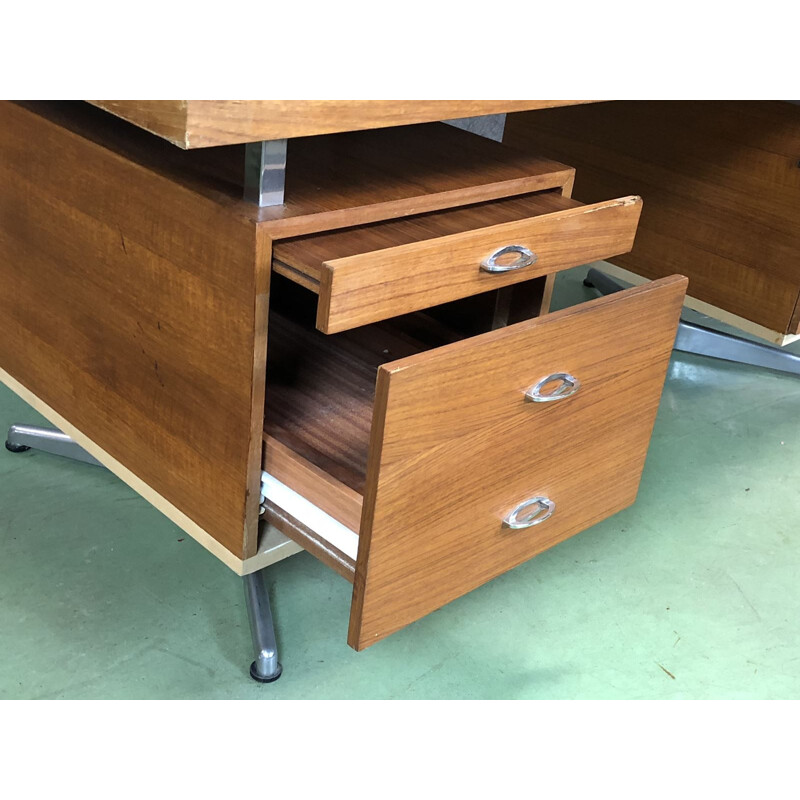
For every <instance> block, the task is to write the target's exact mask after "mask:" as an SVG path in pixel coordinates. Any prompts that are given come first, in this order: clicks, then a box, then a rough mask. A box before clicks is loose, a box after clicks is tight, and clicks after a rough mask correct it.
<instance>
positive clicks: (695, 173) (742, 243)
mask: <svg viewBox="0 0 800 800" xmlns="http://www.w3.org/2000/svg"><path fill="white" fill-rule="evenodd" d="M504 141H505V142H507V143H509V144H511V145H512V146H514V147H518V148H527V149H528V150H529V151H531V152H536V153H543V154H546V155H550V156H552V157H553V158H559V159H564V160H565V161H566V162H567V163H570V164H572V165H573V166H575V167H576V168H577V177H576V182H575V189H574V196H575V197H576V198H577V199H578V200H581V201H583V202H595V201H597V200H601V199H602V198H603V197H608V196H609V195H616V194H627V193H630V192H632V191H635V192H636V193H637V194H640V195H642V197H643V198H644V201H645V205H644V212H643V214H642V219H641V223H640V226H639V234H638V236H637V239H636V244H635V246H634V248H633V250H632V251H631V253H630V254H629V255H626V256H619V257H616V258H614V259H612V261H613V262H614V263H616V264H619V265H620V266H623V267H625V268H626V269H629V270H631V271H632V272H635V273H638V274H641V275H643V276H645V277H648V278H656V277H660V276H662V275H668V274H670V273H673V272H680V273H682V274H684V275H687V276H688V277H689V281H690V288H689V292H690V294H691V295H692V296H693V297H695V298H698V299H699V300H701V301H704V302H707V303H710V304H711V305H713V306H718V307H720V308H722V309H724V310H725V311H728V312H730V313H732V314H736V315H738V316H740V317H744V318H745V319H748V320H751V321H752V322H755V323H757V324H759V325H762V326H764V327H766V328H768V329H770V330H772V331H776V332H779V333H781V334H787V333H789V334H793V333H797V332H798V327H797V326H798V325H800V318H797V317H793V312H794V311H795V308H796V307H797V302H798V297H800V267H798V259H797V253H798V251H799V250H800V214H799V213H798V208H800V169H798V168H797V165H798V154H800V107H798V106H796V105H791V104H789V103H784V102H778V101H679V102H672V101H670V102H665V101H653V102H642V101H636V102H614V103H602V104H599V105H596V106H591V107H590V106H584V107H581V108H574V109H561V110H559V109H553V110H544V111H541V112H537V113H535V114H520V115H514V116H512V117H510V118H509V119H508V121H507V124H506V134H505V139H504ZM634 187H635V188H634Z"/></svg>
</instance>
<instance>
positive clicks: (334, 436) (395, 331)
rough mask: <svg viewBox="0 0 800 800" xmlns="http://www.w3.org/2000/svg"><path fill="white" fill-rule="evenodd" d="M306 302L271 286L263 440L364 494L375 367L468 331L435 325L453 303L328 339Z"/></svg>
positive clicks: (452, 311)
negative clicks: (297, 456) (273, 442)
mask: <svg viewBox="0 0 800 800" xmlns="http://www.w3.org/2000/svg"><path fill="white" fill-rule="evenodd" d="M313 305H314V298H313V295H311V294H310V293H309V292H303V291H297V290H296V288H295V287H292V286H288V285H287V284H285V283H282V282H281V281H280V280H276V281H275V283H274V285H273V289H272V307H271V310H270V319H269V333H268V339H267V341H268V345H267V347H268V355H267V364H268V369H267V388H266V414H265V421H264V436H265V441H266V442H267V444H268V446H269V444H270V442H271V440H274V441H276V442H279V443H281V444H283V445H284V446H285V447H286V448H289V449H290V450H291V451H293V452H294V453H296V454H297V455H299V456H300V457H302V458H303V459H305V460H307V461H308V462H310V463H311V464H313V465H315V466H316V467H319V468H320V469H322V470H324V471H325V472H326V473H327V474H328V475H330V476H331V477H333V478H334V479H335V480H337V481H339V482H340V483H341V484H343V485H344V486H346V487H348V488H350V489H352V490H353V491H355V492H358V493H359V494H363V492H364V486H365V481H366V472H367V457H368V451H369V436H370V427H371V425H372V415H373V403H374V399H375V377H376V374H377V370H378V368H379V367H380V366H381V365H382V364H386V363H388V362H390V361H395V360H397V359H399V358H405V357H407V356H411V355H414V354H416V353H422V352H425V351H427V350H431V349H434V348H436V347H441V346H442V345H445V344H449V343H451V342H455V341H458V340H460V339H463V338H466V336H467V335H468V333H467V331H468V330H469V332H475V330H474V328H472V326H469V327H467V326H464V327H463V328H461V329H459V328H458V327H456V326H454V325H452V324H447V323H445V322H444V321H442V319H440V318H439V317H441V318H445V317H448V319H449V320H450V321H452V318H453V317H455V316H456V315H457V313H458V311H459V310H460V309H459V307H458V304H448V306H446V307H443V308H441V309H431V310H430V311H429V312H428V313H423V312H420V313H416V314H409V315H404V316H402V317H396V318H393V319H391V320H384V321H382V322H379V323H375V324H373V325H366V326H364V327H361V328H356V329H354V330H351V331H345V332H343V333H339V334H334V335H330V336H328V335H325V334H322V333H320V332H319V331H317V330H315V329H314V328H313V326H312V324H311V322H310V320H313V314H314V308H313ZM437 312H438V313H437ZM312 492H313V488H312ZM310 499H313V498H310ZM340 521H343V520H340Z"/></svg>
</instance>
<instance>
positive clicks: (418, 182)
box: [238, 123, 574, 239]
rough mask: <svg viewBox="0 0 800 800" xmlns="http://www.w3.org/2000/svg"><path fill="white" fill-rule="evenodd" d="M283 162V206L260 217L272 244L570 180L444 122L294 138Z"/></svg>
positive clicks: (565, 173)
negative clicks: (285, 162) (290, 238)
mask: <svg viewBox="0 0 800 800" xmlns="http://www.w3.org/2000/svg"><path fill="white" fill-rule="evenodd" d="M242 151H243V148H242ZM241 158H242V159H243V156H241ZM287 159H288V165H289V166H288V167H287V176H286V204H285V205H284V206H275V207H271V208H263V209H260V210H259V211H258V212H257V219H258V220H259V221H261V222H263V223H264V225H265V226H266V227H267V230H268V232H269V235H270V236H272V237H273V238H274V239H283V238H287V237H290V236H300V235H303V234H307V233H314V232H319V231H328V230H333V229H335V228H344V227H349V226H352V225H362V224H365V223H369V222H377V221H379V220H384V219H390V218H393V217H402V216H409V215H412V214H422V213H425V212H428V211H435V210H437V209H442V208H451V207H453V206H459V205H467V204H469V203H480V202H484V201H487V200H496V199H498V198H501V197H509V196H511V195H519V194H527V193H530V192H538V191H543V190H546V189H556V188H558V189H560V188H561V187H563V186H564V185H566V184H567V183H569V182H570V181H571V180H572V179H573V176H574V170H573V169H572V167H569V166H566V165H564V164H561V163H559V162H557V161H553V160H551V159H544V158H539V157H538V156H536V155H534V154H531V153H529V152H524V151H521V150H515V149H513V148H510V147H505V146H504V145H502V144H499V143H498V142H494V141H491V140H489V139H485V138H483V137H481V136H475V135H474V134H472V133H468V132H467V131H462V130H459V129H457V128H454V127H452V126H450V125H444V124H442V123H431V124H429V125H407V126H404V127H399V128H389V129H387V130H379V131H362V132H356V133H343V134H338V135H336V136H313V137H308V138H304V139H296V140H292V141H290V142H289V146H288V154H287ZM238 163H239V164H241V163H242V160H239V162H238Z"/></svg>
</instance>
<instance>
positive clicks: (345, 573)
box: [244, 502, 355, 583]
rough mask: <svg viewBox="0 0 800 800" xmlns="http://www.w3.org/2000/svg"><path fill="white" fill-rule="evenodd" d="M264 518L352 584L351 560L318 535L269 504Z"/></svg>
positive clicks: (353, 574) (352, 563) (352, 565)
mask: <svg viewBox="0 0 800 800" xmlns="http://www.w3.org/2000/svg"><path fill="white" fill-rule="evenodd" d="M264 518H265V520H266V521H267V522H268V523H269V524H270V526H272V527H273V528H275V529H276V530H278V531H280V532H281V533H282V534H283V535H284V536H286V537H287V538H288V539H290V540H291V541H292V542H294V543H296V544H298V545H300V547H302V548H303V550H306V551H308V552H309V553H311V555H312V556H314V558H317V559H319V560H320V561H321V562H322V563H323V564H325V565H326V566H328V567H330V568H331V569H333V570H335V571H336V572H338V573H339V575H341V576H342V577H343V578H346V579H347V580H348V581H350V583H352V582H353V580H354V577H355V563H354V562H353V559H352V558H350V557H349V556H347V555H345V553H343V552H342V551H341V550H339V549H338V548H336V547H334V546H333V545H332V544H331V543H330V542H328V541H326V540H325V539H324V538H323V537H322V536H320V535H319V534H318V533H316V532H315V531H313V530H311V528H309V527H307V526H305V525H303V523H302V522H300V521H299V520H297V519H295V518H294V517H293V516H291V515H290V514H287V513H286V512H285V511H284V510H283V509H281V508H279V507H278V506H276V505H274V504H272V503H269V502H268V503H267V511H266V514H265V515H264ZM251 561H254V559H251ZM244 563H245V566H246V567H247V566H250V564H249V562H248V561H245V562H244ZM265 566H266V565H265ZM250 571H255V570H250Z"/></svg>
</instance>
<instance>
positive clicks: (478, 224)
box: [273, 191, 642, 333]
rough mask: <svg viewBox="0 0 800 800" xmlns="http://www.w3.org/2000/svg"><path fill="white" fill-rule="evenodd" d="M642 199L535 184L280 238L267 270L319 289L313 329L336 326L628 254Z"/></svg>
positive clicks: (340, 327) (348, 325) (338, 328)
mask: <svg viewBox="0 0 800 800" xmlns="http://www.w3.org/2000/svg"><path fill="white" fill-rule="evenodd" d="M641 207H642V203H641V199H640V198H638V197H623V198H620V199H616V200H610V201H607V202H603V203H595V204H593V205H589V206H585V205H583V204H581V203H578V202H577V201H575V200H571V199H569V198H567V197H563V196H562V195H561V194H560V193H559V192H554V191H549V192H541V193H538V194H530V195H526V196H522V197H513V198H507V199H503V200H498V201H495V202H491V203H480V204H477V205H472V206H466V207H462V208H457V209H451V210H447V211H438V212H433V213H430V214H422V215H418V216H415V217H407V218H405V219H399V220H392V221H387V222H380V223H374V224H371V225H363V226H359V227H354V228H347V229H344V230H338V231H333V232H327V233H320V234H314V235H310V236H302V237H297V238H294V239H287V240H283V241H279V242H276V243H275V245H274V248H273V269H274V270H275V271H276V272H278V273H279V274H281V275H284V276H285V277H287V278H289V279H291V280H293V281H295V282H296V283H299V284H301V285H302V286H305V287H306V288H307V289H310V290H311V291H313V292H315V293H317V294H318V295H319V302H318V305H317V321H316V325H317V328H318V329H319V330H321V331H323V332H324V333H337V332H339V331H343V330H347V329H349V328H354V327H357V326H359V325H366V324H369V323H371V322H377V321H378V320H382V319H386V318H388V317H392V316H397V315H399V314H406V313H410V312H412V311H418V310H420V309H424V308H428V307H430V306H432V305H437V304H440V303H446V302H448V301H451V300H456V299H458V298H463V297H469V296H471V295H475V294H479V293H481V292H486V291H489V290H491V289H497V288H502V287H505V286H510V285H512V284H516V283H520V282H522V281H527V280H530V279H532V278H537V277H540V276H543V275H548V274H551V273H554V272H557V271H558V270H562V269H568V268H569V267H574V266H578V265H580V264H586V263H589V262H592V261H599V260H602V259H605V258H609V257H611V256H614V255H619V254H621V253H627V252H628V251H629V250H630V249H631V247H632V246H633V240H634V236H635V234H636V226H637V224H638V221H639V216H640V213H641ZM509 246H510V247H511V248H512V250H513V252H510V253H507V254H505V255H496V256H495V257H494V258H493V254H497V253H500V252H502V250H503V249H504V248H507V247H509Z"/></svg>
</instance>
